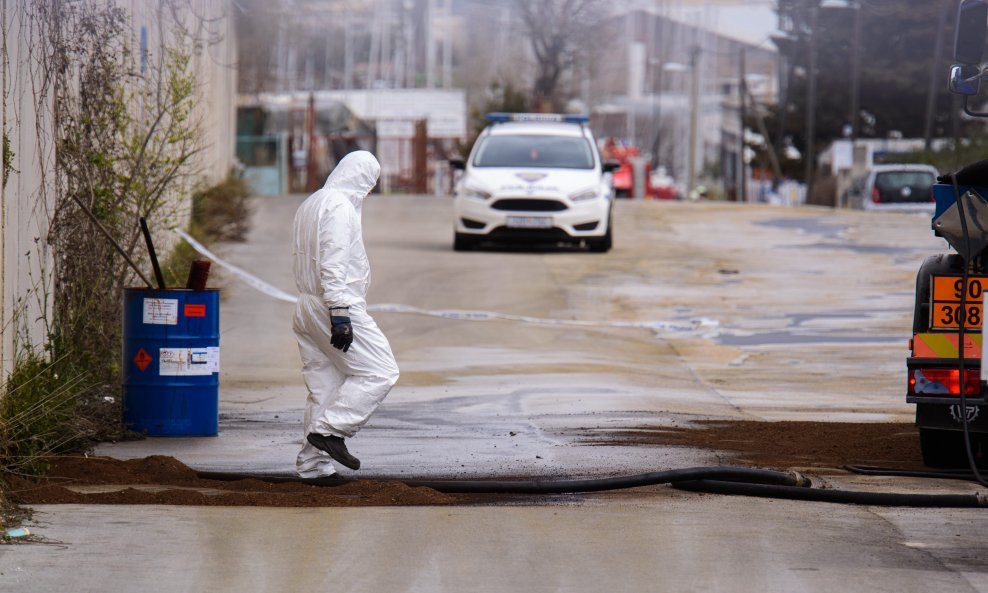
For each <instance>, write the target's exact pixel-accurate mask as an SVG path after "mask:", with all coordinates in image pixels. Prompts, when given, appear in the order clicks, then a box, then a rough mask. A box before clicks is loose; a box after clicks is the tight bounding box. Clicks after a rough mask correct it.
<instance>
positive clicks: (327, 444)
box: [305, 432, 360, 469]
mask: <svg viewBox="0 0 988 593" xmlns="http://www.w3.org/2000/svg"><path fill="white" fill-rule="evenodd" d="M305 438H306V439H308V441H309V442H310V443H312V446H313V447H315V448H316V449H319V450H320V451H325V452H326V453H328V454H329V456H330V457H332V458H333V459H335V460H336V461H339V462H340V463H342V464H343V465H345V466H346V467H349V468H350V469H360V460H359V459H357V458H356V457H354V456H353V455H350V452H349V451H347V450H346V444H345V443H344V442H343V438H342V437H334V436H331V435H328V434H319V433H317V432H310V433H309V435H308V436H307V437H305Z"/></svg>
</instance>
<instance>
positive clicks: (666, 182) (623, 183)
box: [601, 138, 679, 200]
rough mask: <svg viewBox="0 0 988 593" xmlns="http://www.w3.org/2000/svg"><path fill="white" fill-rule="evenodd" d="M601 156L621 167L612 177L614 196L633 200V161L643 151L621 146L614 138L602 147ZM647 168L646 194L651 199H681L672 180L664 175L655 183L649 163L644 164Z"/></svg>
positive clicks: (633, 147) (609, 139)
mask: <svg viewBox="0 0 988 593" xmlns="http://www.w3.org/2000/svg"><path fill="white" fill-rule="evenodd" d="M601 156H602V157H603V158H604V160H610V161H617V162H618V163H619V164H620V167H619V168H618V169H617V170H616V171H614V173H613V174H612V176H611V185H612V186H613V187H614V196H615V197H618V198H632V197H634V196H635V171H634V165H633V159H634V158H635V157H640V156H641V150H639V149H638V148H637V147H635V146H626V145H623V144H619V143H618V142H617V141H616V140H614V138H608V139H607V141H606V142H604V146H603V147H601ZM641 166H642V167H645V193H644V195H645V196H646V197H649V198H655V199H659V200H675V199H676V198H678V197H679V190H678V189H677V188H676V186H675V185H674V184H673V183H672V178H671V177H668V176H667V175H665V174H664V173H663V175H661V176H660V177H659V178H658V179H656V180H655V183H653V179H652V172H651V171H650V170H649V169H648V165H647V163H644V162H643V163H642V164H641Z"/></svg>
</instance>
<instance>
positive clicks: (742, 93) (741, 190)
mask: <svg viewBox="0 0 988 593" xmlns="http://www.w3.org/2000/svg"><path fill="white" fill-rule="evenodd" d="M744 70H745V68H744V49H743V48H742V49H741V55H740V60H739V61H738V100H739V101H740V103H739V108H738V115H739V116H740V117H739V121H738V192H737V196H738V200H739V201H741V202H747V201H748V184H747V181H748V180H747V176H748V171H747V167H746V166H745V164H744V148H745V147H744V119H745V115H746V113H745V111H746V105H745V103H746V100H747V94H748V87H747V83H745V80H744Z"/></svg>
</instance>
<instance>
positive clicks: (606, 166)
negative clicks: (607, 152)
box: [601, 161, 621, 173]
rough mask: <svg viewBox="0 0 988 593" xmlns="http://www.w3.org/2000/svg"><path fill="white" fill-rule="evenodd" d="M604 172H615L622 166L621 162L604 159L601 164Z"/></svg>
mask: <svg viewBox="0 0 988 593" xmlns="http://www.w3.org/2000/svg"><path fill="white" fill-rule="evenodd" d="M601 168H602V169H603V170H604V173H613V172H615V171H617V170H618V169H620V168H621V163H619V162H618V161H604V162H603V164H602V165H601Z"/></svg>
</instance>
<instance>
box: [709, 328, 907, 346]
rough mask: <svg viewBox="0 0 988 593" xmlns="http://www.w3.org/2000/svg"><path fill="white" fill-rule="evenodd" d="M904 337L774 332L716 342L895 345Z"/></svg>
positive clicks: (726, 336)
mask: <svg viewBox="0 0 988 593" xmlns="http://www.w3.org/2000/svg"><path fill="white" fill-rule="evenodd" d="M902 340H903V337H902V336H835V335H828V334H805V333H797V332H788V331H772V332H764V333H756V334H751V335H736V334H723V333H722V334H721V335H719V336H718V337H717V338H716V342H717V343H718V344H720V345H721V346H774V345H782V344H894V343H897V342H901V341H902Z"/></svg>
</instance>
